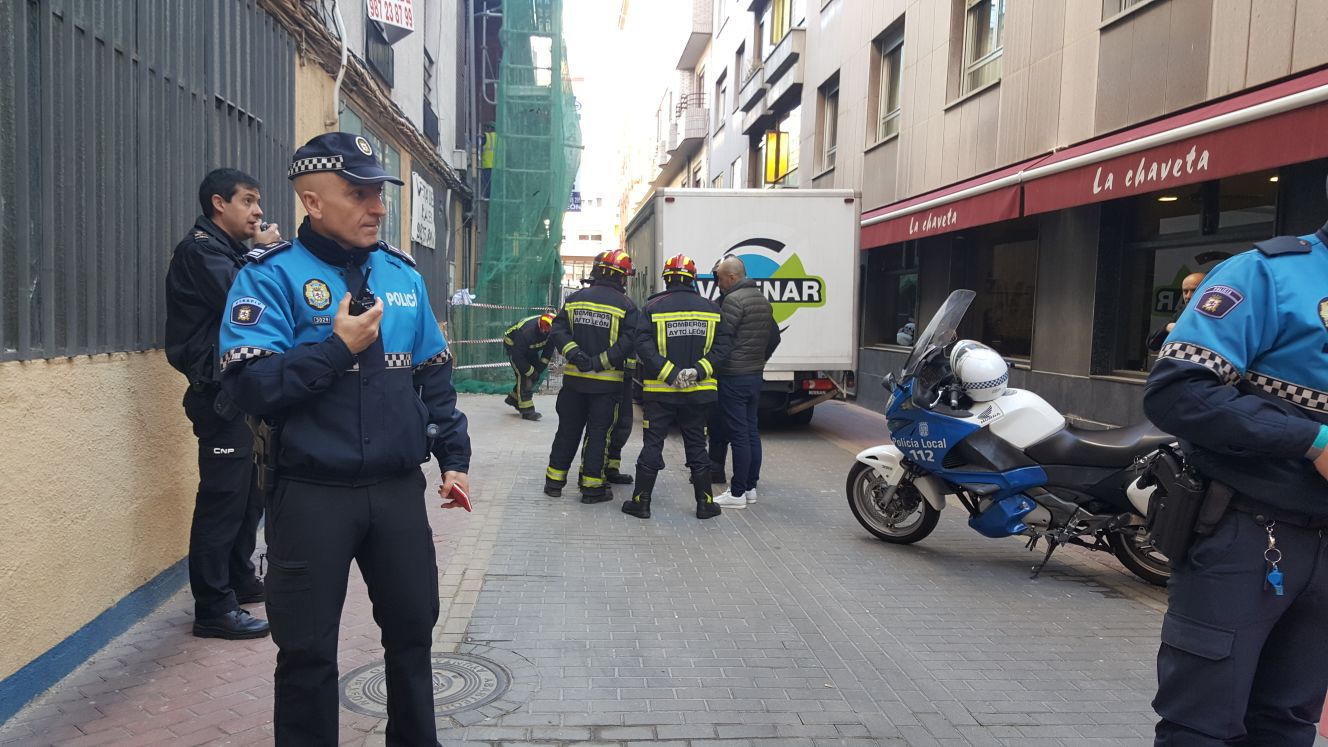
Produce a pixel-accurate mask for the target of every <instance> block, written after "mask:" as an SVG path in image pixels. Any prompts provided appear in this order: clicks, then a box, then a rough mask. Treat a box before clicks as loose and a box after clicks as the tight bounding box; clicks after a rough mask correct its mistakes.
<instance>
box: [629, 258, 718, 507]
mask: <svg viewBox="0 0 1328 747" xmlns="http://www.w3.org/2000/svg"><path fill="white" fill-rule="evenodd" d="M663 275H664V285H665V288H664V290H663V291H660V292H659V293H656V294H655V295H653V296H651V297H650V300H648V301H647V302H646V305H645V307H644V308H642V310H641V325H640V328H639V330H638V334H637V345H636V349H637V357H638V359H639V360H640V361H641V368H642V373H643V374H644V376H645V384H644V387H643V390H644V391H643V394H642V412H643V414H642V417H641V422H642V439H643V443H642V445H641V455H640V456H639V457H637V460H636V490H635V492H634V493H633V495H632V499H631V500H629V501H625V502H624V503H623V506H622V510H623V513H626V514H631V515H632V516H636V517H639V518H642V519H649V518H650V500H651V494H652V493H653V492H654V490H655V479H656V478H657V477H658V475H659V471H660V470H662V469H664V440H665V439H666V438H668V435H669V428H671V427H672V426H673V425H674V424H675V423H676V424H677V425H678V429H679V430H681V431H682V442H683V448H684V450H685V451H686V454H687V468H688V469H689V470H690V471H691V475H692V477H691V482H692V492H693V493H694V494H695V497H696V518H698V519H709V518H711V517H714V516H719V514H720V513H721V511H720V507H719V506H718V505H716V504H715V500H714V495H713V491H712V490H711V485H710V455H709V454H708V453H707V451H706V420H707V419H708V418H709V416H710V409H711V408H712V407H714V404H715V401H716V400H718V399H719V385H718V383H717V382H716V380H715V369H717V368H719V366H720V364H721V363H723V362H724V358H725V356H727V355H728V351H729V347H730V344H731V340H730V339H729V338H728V337H727V336H725V335H723V334H720V333H719V332H718V328H719V317H720V313H719V307H718V306H716V305H715V304H714V303H713V302H712V301H710V300H709V299H707V298H705V297H704V296H702V295H701V294H700V293H697V292H696V262H694V261H692V258H691V257H688V256H687V255H685V254H676V255H674V256H672V257H670V258H669V259H668V261H666V262H665V263H664V271H663Z"/></svg>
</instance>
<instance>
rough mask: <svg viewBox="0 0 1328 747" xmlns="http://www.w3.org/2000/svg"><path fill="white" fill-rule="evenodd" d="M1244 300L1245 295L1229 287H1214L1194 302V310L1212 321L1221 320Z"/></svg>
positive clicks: (1201, 294)
mask: <svg viewBox="0 0 1328 747" xmlns="http://www.w3.org/2000/svg"><path fill="white" fill-rule="evenodd" d="M1244 300H1245V294H1243V293H1241V292H1240V291H1238V290H1236V289H1235V288H1232V287H1231V286H1229V285H1214V286H1212V287H1210V288H1209V289H1208V290H1205V291H1204V292H1203V293H1200V294H1199V298H1198V300H1197V301H1195V304H1194V310H1195V311H1198V312H1199V313H1200V314H1203V315H1204V316H1207V317H1212V318H1213V319H1221V318H1222V317H1224V316H1226V315H1227V314H1230V313H1231V310H1232V309H1234V308H1236V307H1237V306H1239V305H1240V303H1241V301H1244Z"/></svg>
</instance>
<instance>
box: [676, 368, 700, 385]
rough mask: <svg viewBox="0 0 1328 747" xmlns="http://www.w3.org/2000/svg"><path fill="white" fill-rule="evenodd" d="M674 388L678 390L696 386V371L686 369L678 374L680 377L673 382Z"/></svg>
mask: <svg viewBox="0 0 1328 747" xmlns="http://www.w3.org/2000/svg"><path fill="white" fill-rule="evenodd" d="M673 386H674V387H675V388H677V389H686V388H688V387H692V386H696V369H695V368H684V369H682V370H681V371H679V372H678V377H677V378H676V379H674V380H673Z"/></svg>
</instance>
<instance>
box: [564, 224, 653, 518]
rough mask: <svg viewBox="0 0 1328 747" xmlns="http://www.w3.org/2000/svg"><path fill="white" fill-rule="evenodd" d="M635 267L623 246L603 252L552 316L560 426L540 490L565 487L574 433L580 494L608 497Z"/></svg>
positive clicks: (631, 327)
mask: <svg viewBox="0 0 1328 747" xmlns="http://www.w3.org/2000/svg"><path fill="white" fill-rule="evenodd" d="M634 272H635V271H634V270H633V268H632V258H631V257H629V256H627V252H624V251H622V250H619V249H614V250H611V251H607V252H601V253H600V254H599V256H597V257H596V258H595V266H594V268H593V269H592V270H591V273H590V277H591V284H590V286H589V287H587V288H582V289H581V290H579V291H577V292H575V293H573V294H572V295H570V296H568V297H567V302H566V303H565V304H563V308H562V310H561V311H559V312H558V315H557V316H555V317H554V319H553V329H552V331H551V332H550V333H549V339H550V340H551V341H552V343H553V345H554V347H555V349H557V350H561V351H562V354H563V356H564V357H566V358H567V368H566V370H565V371H564V372H563V386H562V389H561V390H559V392H558V405H557V407H558V433H557V435H555V436H554V438H553V449H552V450H551V451H550V452H549V467H548V469H547V470H546V471H545V475H544V494H545V495H548V496H551V497H554V498H556V497H558V496H561V495H562V490H563V486H564V485H566V484H567V471H568V470H569V469H570V468H571V466H572V458H573V457H574V456H576V449H577V442H578V441H579V442H581V475H580V479H579V483H580V487H581V502H582V503H600V502H602V501H607V500H610V499H612V498H613V495H612V494H611V493H610V492H609V489H608V488H607V487H606V485H605V477H604V466H605V459H606V454H607V452H608V448H609V431H610V430H611V429H612V428H613V425H614V423H615V422H616V421H617V418H618V407H619V404H620V402H621V399H622V395H621V392H622V388H623V371H622V369H623V366H624V364H625V362H626V361H627V359H628V358H630V357H631V356H632V348H633V345H634V344H635V328H636V321H637V310H636V304H634V303H632V301H631V299H629V298H628V297H627V294H626V293H625V292H624V291H625V289H626V286H627V278H628V277H629V276H631V275H632V274H634ZM583 434H584V438H583Z"/></svg>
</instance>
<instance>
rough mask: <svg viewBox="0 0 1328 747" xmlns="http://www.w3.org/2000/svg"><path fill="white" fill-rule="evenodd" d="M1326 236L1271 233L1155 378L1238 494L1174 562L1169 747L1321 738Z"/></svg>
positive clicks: (1175, 345)
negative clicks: (1208, 530) (1318, 728)
mask: <svg viewBox="0 0 1328 747" xmlns="http://www.w3.org/2000/svg"><path fill="white" fill-rule="evenodd" d="M1325 242H1328V234H1325V232H1324V230H1320V231H1319V232H1317V233H1315V234H1311V235H1308V236H1302V237H1299V238H1297V237H1280V238H1275V239H1270V240H1268V241H1263V242H1259V243H1258V244H1256V245H1255V246H1256V248H1255V249H1253V250H1251V251H1247V252H1245V253H1243V254H1239V255H1237V256H1235V257H1232V258H1231V259H1228V260H1226V261H1225V262H1223V263H1222V264H1221V265H1218V267H1217V268H1216V269H1215V270H1213V271H1212V272H1211V273H1210V274H1209V275H1208V277H1207V278H1206V279H1205V283H1204V286H1202V287H1203V290H1202V291H1201V292H1199V293H1198V294H1196V295H1195V297H1194V301H1193V302H1192V303H1191V304H1189V305H1188V306H1187V307H1186V309H1185V311H1184V312H1183V313H1182V314H1181V316H1180V319H1179V320H1178V321H1177V322H1176V327H1175V328H1174V329H1173V330H1172V332H1171V335H1170V336H1169V337H1168V338H1167V342H1166V344H1165V345H1164V346H1163V348H1162V353H1161V357H1160V358H1159V359H1158V362H1157V364H1156V366H1155V367H1154V368H1153V372H1152V374H1151V375H1150V376H1149V378H1148V385H1147V388H1146V390H1145V397H1144V407H1145V410H1146V412H1147V413H1148V417H1149V419H1151V420H1152V421H1153V422H1154V423H1155V424H1157V426H1158V427H1160V428H1162V429H1163V430H1165V431H1167V432H1169V433H1173V434H1175V435H1176V436H1178V437H1179V438H1180V439H1181V443H1182V446H1183V447H1184V450H1185V454H1186V458H1187V460H1188V461H1189V462H1190V463H1191V464H1192V465H1193V466H1194V467H1196V468H1197V469H1198V471H1199V472H1200V473H1201V474H1202V475H1203V476H1205V477H1206V478H1208V479H1209V480H1211V481H1212V482H1213V483H1214V484H1215V485H1214V487H1216V488H1218V489H1220V491H1221V494H1223V495H1226V494H1230V495H1231V497H1230V503H1229V508H1228V509H1227V510H1226V512H1225V514H1220V516H1221V518H1220V520H1219V521H1218V522H1217V523H1216V525H1215V527H1214V528H1213V530H1212V531H1211V533H1210V534H1206V535H1204V534H1200V535H1197V536H1196V538H1195V539H1194V541H1193V544H1192V545H1191V546H1190V548H1189V551H1188V553H1187V555H1186V556H1185V557H1180V558H1172V559H1171V560H1172V566H1173V575H1172V577H1171V582H1170V586H1169V597H1170V604H1169V607H1168V609H1167V614H1166V617H1165V618H1164V620H1163V623H1162V645H1161V648H1160V650H1159V652H1158V658H1157V668H1158V692H1157V697H1156V699H1155V700H1154V701H1153V707H1154V708H1155V709H1156V710H1157V712H1158V714H1159V715H1160V716H1161V721H1160V723H1158V725H1157V729H1156V742H1155V744H1157V745H1175V746H1185V747H1190V746H1197V745H1214V746H1215V745H1225V744H1237V743H1238V744H1241V745H1247V746H1248V747H1255V746H1256V745H1258V746H1260V747H1274V746H1276V747H1308V746H1309V745H1311V744H1312V743H1313V742H1314V738H1315V737H1314V724H1315V722H1316V721H1317V720H1318V718H1319V714H1320V712H1321V711H1322V710H1323V703H1324V693H1325V690H1328V645H1325V642H1324V623H1325V621H1328V539H1326V538H1325V529H1326V528H1328V481H1326V476H1328V455H1325V453H1324V448H1325V446H1328V246H1325ZM1208 494H1209V496H1212V495H1214V488H1213V487H1210V488H1209V492H1208Z"/></svg>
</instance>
